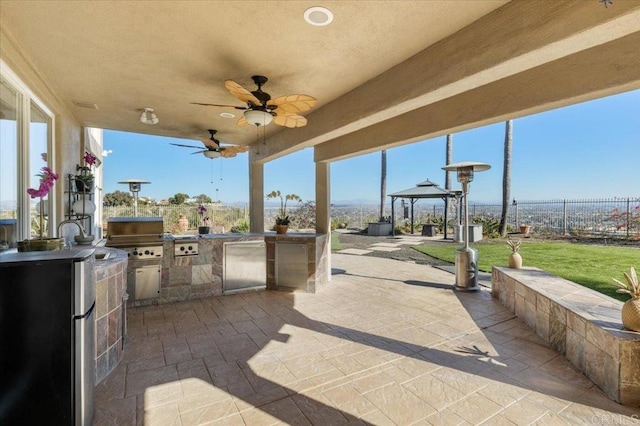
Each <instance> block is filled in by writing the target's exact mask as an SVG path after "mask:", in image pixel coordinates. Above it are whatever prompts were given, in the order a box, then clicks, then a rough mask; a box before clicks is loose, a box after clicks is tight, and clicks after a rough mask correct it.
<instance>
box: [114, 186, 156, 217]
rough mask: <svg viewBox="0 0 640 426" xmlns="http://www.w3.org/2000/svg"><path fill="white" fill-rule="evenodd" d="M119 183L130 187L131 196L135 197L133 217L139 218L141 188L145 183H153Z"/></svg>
mask: <svg viewBox="0 0 640 426" xmlns="http://www.w3.org/2000/svg"><path fill="white" fill-rule="evenodd" d="M118 183H123V184H128V185H129V191H131V194H132V195H133V215H134V216H135V217H138V192H140V187H141V186H142V184H143V183H151V182H149V181H147V180H140V179H128V180H123V181H121V182H118Z"/></svg>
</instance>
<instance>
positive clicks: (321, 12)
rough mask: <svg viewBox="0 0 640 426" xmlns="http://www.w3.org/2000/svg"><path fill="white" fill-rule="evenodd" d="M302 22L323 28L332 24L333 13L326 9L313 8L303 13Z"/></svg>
mask: <svg viewBox="0 0 640 426" xmlns="http://www.w3.org/2000/svg"><path fill="white" fill-rule="evenodd" d="M304 20H305V21H307V23H308V24H311V25H315V26H316V27H323V26H325V25H329V24H330V23H331V22H333V13H332V12H331V11H330V10H329V9H327V8H326V7H321V6H314V7H310V8H309V9H307V10H305V11H304Z"/></svg>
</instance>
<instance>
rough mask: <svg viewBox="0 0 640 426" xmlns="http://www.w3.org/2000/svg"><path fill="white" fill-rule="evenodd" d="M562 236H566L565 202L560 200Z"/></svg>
mask: <svg viewBox="0 0 640 426" xmlns="http://www.w3.org/2000/svg"><path fill="white" fill-rule="evenodd" d="M562 235H567V200H562Z"/></svg>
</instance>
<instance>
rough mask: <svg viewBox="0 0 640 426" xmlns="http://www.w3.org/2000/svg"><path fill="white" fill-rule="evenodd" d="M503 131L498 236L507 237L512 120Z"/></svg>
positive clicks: (507, 122)
mask: <svg viewBox="0 0 640 426" xmlns="http://www.w3.org/2000/svg"><path fill="white" fill-rule="evenodd" d="M505 124H506V125H505V130H504V165H503V169H502V217H501V218H500V235H502V236H503V237H506V236H507V215H508V214H509V198H510V193H511V150H512V148H513V120H508V121H506V122H505Z"/></svg>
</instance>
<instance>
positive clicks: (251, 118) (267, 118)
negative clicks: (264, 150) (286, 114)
mask: <svg viewBox="0 0 640 426" xmlns="http://www.w3.org/2000/svg"><path fill="white" fill-rule="evenodd" d="M244 119H245V120H247V122H248V123H249V124H253V125H254V126H266V125H267V124H269V123H271V121H272V120H273V116H272V115H271V114H269V113H268V112H266V111H261V110H259V109H249V110H247V111H245V112H244Z"/></svg>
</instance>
